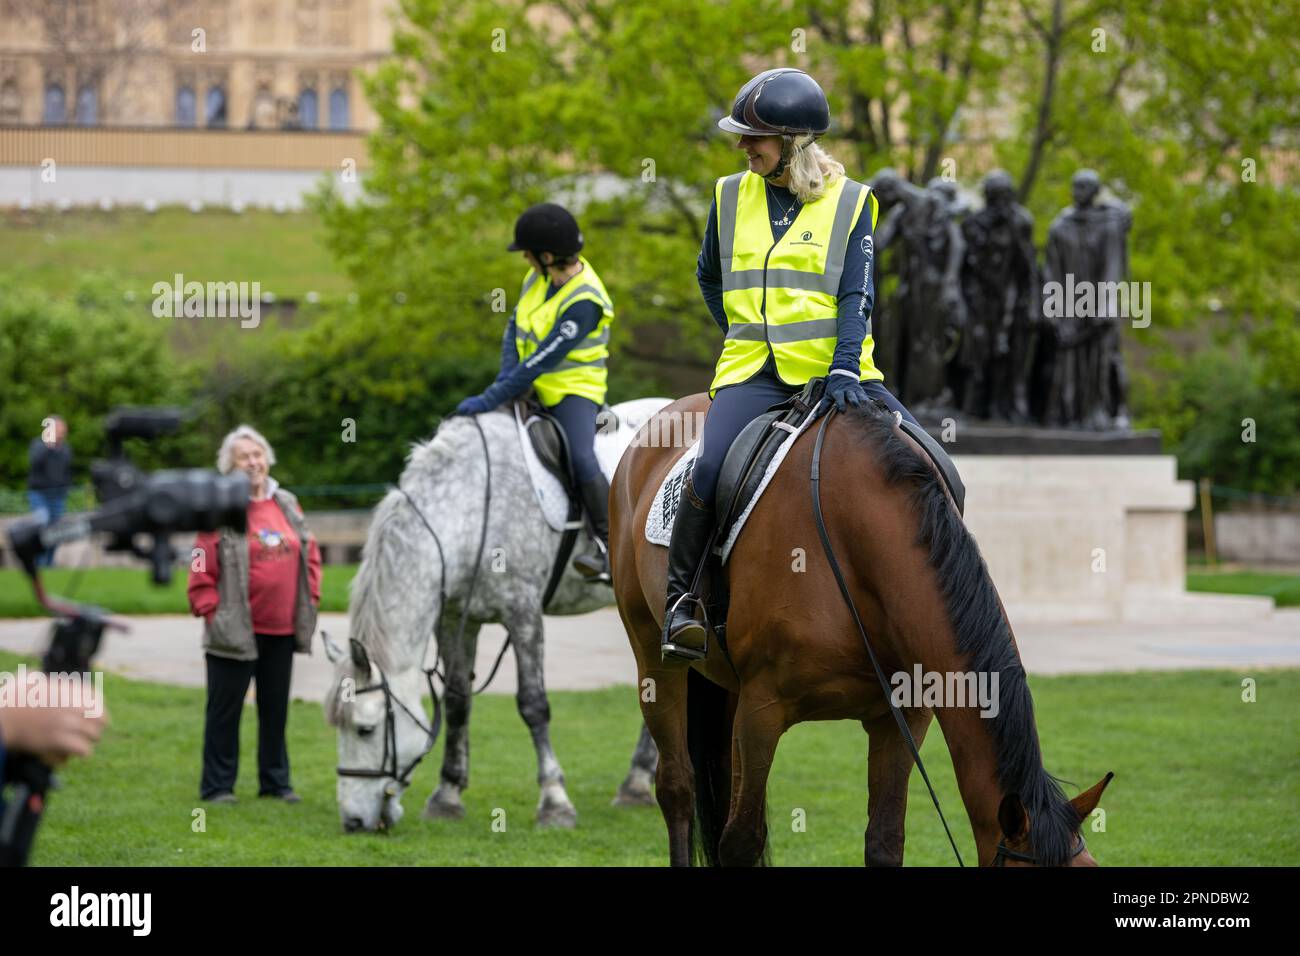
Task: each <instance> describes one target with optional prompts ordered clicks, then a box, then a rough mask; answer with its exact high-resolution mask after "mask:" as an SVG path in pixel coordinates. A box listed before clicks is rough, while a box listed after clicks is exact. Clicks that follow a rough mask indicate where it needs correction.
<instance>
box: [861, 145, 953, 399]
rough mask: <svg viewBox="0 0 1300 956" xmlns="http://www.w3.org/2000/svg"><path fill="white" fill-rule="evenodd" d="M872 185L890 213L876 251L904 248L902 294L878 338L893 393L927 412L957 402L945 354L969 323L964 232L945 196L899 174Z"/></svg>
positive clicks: (899, 270) (885, 174)
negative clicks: (953, 332) (954, 333)
mask: <svg viewBox="0 0 1300 956" xmlns="http://www.w3.org/2000/svg"><path fill="white" fill-rule="evenodd" d="M871 187H872V189H873V190H875V193H876V198H877V199H878V200H879V202H880V204H881V205H882V206H883V207H885V208H886V209H887V210H888V213H887V215H886V217H885V221H884V222H883V223H882V224H881V226H880V228H879V229H878V230H877V231H876V250H877V251H878V252H879V251H880V250H882V249H885V248H888V247H889V246H890V245H892V244H894V243H895V242H897V243H898V244H899V248H898V249H897V251H896V252H895V254H894V257H893V261H894V264H895V272H896V274H897V275H898V288H897V290H896V292H895V294H894V296H893V297H892V299H891V300H890V301H889V302H888V303H887V304H886V307H885V316H886V318H885V321H884V322H881V323H873V326H874V328H873V334H875V335H877V336H878V337H877V342H878V343H879V344H880V346H881V351H880V360H881V362H882V366H883V368H884V370H885V374H886V376H887V381H889V382H890V383H891V387H892V388H893V390H894V393H895V394H896V395H898V396H899V399H900V400H901V401H902V402H903V403H904V404H905V405H907V406H909V407H910V408H912V410H913V412H917V411H918V410H919V411H921V412H924V411H925V410H926V408H935V407H937V406H942V405H943V404H945V403H947V402H949V401H950V399H949V397H948V396H947V395H946V394H945V392H946V386H947V373H946V369H945V364H946V360H945V355H947V354H950V350H949V344H950V342H949V339H950V333H949V329H950V328H952V327H960V324H961V322H962V314H963V311H962V302H961V290H960V285H959V276H960V268H961V261H962V241H961V231H960V230H959V229H958V228H957V225H956V223H955V222H954V221H953V219H952V217H951V215H950V214H949V206H950V202H949V199H948V197H947V196H945V195H944V194H942V193H940V192H936V191H931V190H926V189H921V188H920V187H918V186H915V185H913V184H912V183H909V182H907V181H906V180H904V179H903V178H902V177H901V176H899V175H898V173H896V172H895V171H894V170H892V169H883V170H881V171H880V172H878V173H877V174H876V175H875V176H873V177H872V178H871ZM882 339H883V341H882Z"/></svg>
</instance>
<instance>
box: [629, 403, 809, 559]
mask: <svg viewBox="0 0 1300 956" xmlns="http://www.w3.org/2000/svg"><path fill="white" fill-rule="evenodd" d="M818 418H819V416H818V415H816V414H813V415H809V416H808V417H807V418H806V419H804V421H803V423H802V424H801V425H800V426H799V428H798V430H797V431H794V432H791V433H790V434H789V435H788V436H787V437H786V439H785V441H783V442H782V443H781V444H780V446H779V447H778V448H777V450H776V454H775V455H774V456H772V461H771V463H770V464H769V465H768V466H767V470H766V471H764V472H763V480H762V481H761V482H759V485H758V489H757V490H756V491H755V492H754V497H753V498H751V499H749V501H748V502H746V503H745V509H744V510H743V511H742V512H741V513H740V516H739V517H737V518H736V521H735V523H734V524H732V526H731V531H730V532H729V533H728V534H727V540H726V541H724V542H723V543H722V548H721V551H720V552H719V553H720V554H721V555H722V562H723V564H726V562H727V559H728V558H729V557H731V549H732V548H733V547H734V546H735V544H736V539H737V538H739V537H740V531H741V529H742V528H743V527H744V526H745V521H746V520H747V519H748V518H749V514H750V512H751V511H753V510H754V505H755V504H757V503H758V499H759V498H761V497H762V496H763V492H764V491H766V490H767V486H768V484H769V483H770V482H771V481H772V476H773V475H775V474H776V470H777V469H778V468H780V467H781V462H783V461H784V460H785V456H786V454H787V453H788V452H789V451H790V449H791V448H792V447H794V442H795V440H796V439H797V438H798V437H799V436H800V435H802V434H803V433H804V432H805V431H806V430H807V429H808V426H809V425H811V424H812V423H813V422H815V421H817V420H818ZM699 450H700V443H699V442H696V443H695V444H694V445H692V446H691V447H690V448H689V449H687V451H686V454H684V455H682V457H681V458H679V459H678V460H677V462H676V464H674V465H673V467H672V470H671V471H669V472H668V475H667V477H665V478H664V480H663V483H662V484H661V485H660V486H659V490H658V491H657V492H656V493H655V500H654V504H652V505H651V506H650V514H649V515H647V516H646V523H645V537H646V540H647V541H649V542H650V543H651V544H659V545H663V546H664V547H665V548H666V547H668V539H669V537H670V536H671V535H672V532H673V518H674V517H675V516H676V514H677V503H678V501H680V500H681V496H682V485H683V484H684V482H683V473H684V472H685V471H686V469H687V468H688V467H689V466H690V464H691V462H693V461H694V460H695V458H696V456H697V455H698V454H699Z"/></svg>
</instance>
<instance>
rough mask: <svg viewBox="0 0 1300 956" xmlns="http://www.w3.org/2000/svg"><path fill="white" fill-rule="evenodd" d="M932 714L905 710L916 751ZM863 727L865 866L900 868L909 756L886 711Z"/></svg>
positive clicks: (910, 760) (863, 724)
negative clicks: (865, 744) (866, 743)
mask: <svg viewBox="0 0 1300 956" xmlns="http://www.w3.org/2000/svg"><path fill="white" fill-rule="evenodd" d="M933 716H934V711H932V710H929V709H928V708H907V709H905V710H904V711H903V718H904V719H905V720H906V721H907V726H908V729H909V730H911V731H912V737H913V739H915V740H916V747H917V749H918V750H919V749H920V748H921V743H922V742H923V741H924V740H925V732H926V730H927V728H928V727H929V726H930V720H931V718H932V717H933ZM862 726H863V727H864V728H865V729H866V731H867V734H868V736H869V738H870V741H871V742H870V745H869V751H868V756H867V833H866V850H865V853H864V857H865V859H866V863H867V866H902V865H903V838H904V836H905V827H904V823H905V820H906V817H907V782H908V780H909V779H911V776H912V752H911V751H910V750H909V749H908V747H907V742H906V741H905V740H904V739H903V734H902V732H901V731H900V730H899V729H898V723H897V722H896V721H895V720H894V715H893V714H891V713H889V712H888V711H886V712H885V713H884V714H883V715H881V716H880V717H877V718H876V719H875V720H870V721H868V720H864V721H863V722H862Z"/></svg>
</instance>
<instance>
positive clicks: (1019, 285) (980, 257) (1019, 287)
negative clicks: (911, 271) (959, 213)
mask: <svg viewBox="0 0 1300 956" xmlns="http://www.w3.org/2000/svg"><path fill="white" fill-rule="evenodd" d="M982 188H983V191H984V208H983V209H981V210H980V211H979V212H977V213H974V214H973V215H971V216H969V217H968V218H967V219H966V220H965V221H964V222H963V223H962V225H961V231H962V235H963V236H964V238H965V245H966V257H965V262H964V264H963V268H962V274H961V286H962V293H963V295H964V297H965V300H966V307H967V309H968V310H969V321H968V323H967V326H966V334H964V335H963V336H962V345H961V352H960V354H959V357H958V362H957V364H958V366H959V367H960V369H961V371H962V374H963V377H964V383H963V384H964V388H962V389H961V392H962V399H963V401H962V410H963V411H964V412H966V413H967V414H969V415H972V416H975V417H977V418H995V419H1001V420H1005V421H1011V422H1016V423H1021V424H1023V423H1026V422H1028V421H1030V419H1031V417H1033V416H1032V412H1033V411H1036V409H1031V401H1030V394H1029V393H1030V379H1031V376H1032V374H1033V368H1032V363H1033V361H1034V357H1035V354H1036V352H1037V350H1036V349H1035V348H1033V345H1034V344H1035V343H1034V341H1033V339H1034V338H1035V337H1036V336H1035V333H1036V331H1037V327H1038V316H1039V315H1040V313H1039V306H1040V299H1039V294H1040V293H1039V286H1038V280H1037V272H1038V269H1037V256H1036V255H1035V252H1034V220H1033V217H1032V216H1031V215H1030V214H1029V211H1028V210H1027V209H1025V207H1024V206H1021V205H1019V204H1018V203H1017V202H1016V201H1015V198H1016V193H1015V186H1014V184H1013V183H1012V181H1011V176H1010V174H1009V173H1007V172H1006V171H1005V170H1002V169H996V170H994V171H993V172H991V173H989V174H988V175H987V176H985V177H984V182H983V186H982ZM1038 391H1039V392H1040V393H1041V391H1043V389H1041V388H1039V389H1038ZM1033 404H1041V401H1039V402H1035V403H1033Z"/></svg>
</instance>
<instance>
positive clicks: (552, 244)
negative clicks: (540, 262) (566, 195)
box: [506, 202, 582, 259]
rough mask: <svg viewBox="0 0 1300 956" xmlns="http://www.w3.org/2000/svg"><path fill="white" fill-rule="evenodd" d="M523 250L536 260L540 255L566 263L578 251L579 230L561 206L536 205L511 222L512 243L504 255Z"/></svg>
mask: <svg viewBox="0 0 1300 956" xmlns="http://www.w3.org/2000/svg"><path fill="white" fill-rule="evenodd" d="M525 249H526V250H527V251H529V252H531V253H532V254H533V255H534V256H537V257H538V258H539V259H540V258H541V254H542V253H543V252H549V253H551V254H552V255H554V256H556V257H557V258H559V259H569V258H571V257H573V256H576V255H577V254H578V253H579V252H580V251H582V230H581V229H579V228H578V221H577V220H576V219H574V218H573V215H572V214H571V213H570V212H569V210H567V209H565V208H564V207H563V206H558V205H556V204H555V203H553V202H544V203H540V204H538V205H536V206H533V207H531V208H529V209H526V210H524V212H523V214H522V215H521V216H520V217H519V218H518V219H516V220H515V241H514V242H512V243H510V245H508V246H506V250H507V251H508V252H519V251H521V250H525Z"/></svg>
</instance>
